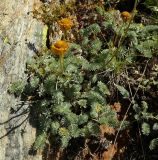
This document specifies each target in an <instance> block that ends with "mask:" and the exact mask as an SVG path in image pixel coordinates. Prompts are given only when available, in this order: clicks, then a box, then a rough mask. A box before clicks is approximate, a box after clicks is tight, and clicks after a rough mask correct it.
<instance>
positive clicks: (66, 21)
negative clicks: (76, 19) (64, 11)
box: [58, 18, 73, 30]
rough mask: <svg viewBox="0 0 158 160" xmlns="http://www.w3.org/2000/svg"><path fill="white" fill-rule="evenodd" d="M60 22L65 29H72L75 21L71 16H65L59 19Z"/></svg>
mask: <svg viewBox="0 0 158 160" xmlns="http://www.w3.org/2000/svg"><path fill="white" fill-rule="evenodd" d="M58 24H59V25H60V27H61V29H63V30H70V29H71V27H72V26H73V22H72V20H71V19H70V18H63V19H61V20H59V21H58Z"/></svg>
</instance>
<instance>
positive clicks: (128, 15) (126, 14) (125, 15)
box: [121, 11, 132, 21]
mask: <svg viewBox="0 0 158 160" xmlns="http://www.w3.org/2000/svg"><path fill="white" fill-rule="evenodd" d="M121 16H122V18H123V19H124V20H125V21H128V20H130V19H131V17H132V16H131V14H130V13H129V12H127V11H124V12H122V13H121Z"/></svg>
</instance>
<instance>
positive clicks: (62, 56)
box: [60, 54, 64, 73]
mask: <svg viewBox="0 0 158 160" xmlns="http://www.w3.org/2000/svg"><path fill="white" fill-rule="evenodd" d="M60 67H61V72H62V73H63V72H64V54H62V55H61V56H60Z"/></svg>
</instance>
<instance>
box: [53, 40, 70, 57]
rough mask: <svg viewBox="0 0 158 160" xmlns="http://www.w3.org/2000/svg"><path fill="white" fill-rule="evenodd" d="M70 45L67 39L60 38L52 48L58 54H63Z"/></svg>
mask: <svg viewBox="0 0 158 160" xmlns="http://www.w3.org/2000/svg"><path fill="white" fill-rule="evenodd" d="M68 48H69V45H68V43H67V42H66V41H62V40H58V41H57V42H56V43H55V44H53V45H52V46H51V50H52V51H53V53H55V54H56V55H58V56H63V55H64V54H65V53H66V51H67V50H68Z"/></svg>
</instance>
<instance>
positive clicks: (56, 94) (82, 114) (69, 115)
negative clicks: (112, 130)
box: [11, 44, 119, 149]
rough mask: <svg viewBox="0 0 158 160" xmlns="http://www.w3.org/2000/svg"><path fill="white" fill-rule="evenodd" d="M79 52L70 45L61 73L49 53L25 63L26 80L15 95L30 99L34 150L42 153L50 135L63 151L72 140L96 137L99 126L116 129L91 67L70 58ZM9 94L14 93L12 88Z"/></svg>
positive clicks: (101, 85)
mask: <svg viewBox="0 0 158 160" xmlns="http://www.w3.org/2000/svg"><path fill="white" fill-rule="evenodd" d="M79 50H80V47H79V46H78V45H75V44H72V47H71V49H70V51H69V53H67V54H66V55H65V58H64V70H63V71H62V72H61V67H60V63H59V59H58V57H55V56H54V55H52V54H51V53H50V51H47V52H46V53H42V54H41V55H40V56H35V57H33V58H31V59H29V60H28V62H27V69H26V72H27V74H28V79H27V82H26V83H24V85H23V87H21V84H22V83H19V85H20V87H18V93H21V95H22V96H21V97H25V100H28V98H27V97H32V99H31V100H29V104H30V107H31V111H32V112H33V113H32V114H34V115H35V117H37V124H38V126H37V138H36V141H35V143H34V148H35V149H42V148H43V147H44V146H45V143H46V141H47V140H48V139H49V136H50V135H51V136H53V137H54V138H55V139H56V141H57V143H58V145H59V146H60V147H61V148H66V147H67V146H68V145H69V141H70V140H71V139H72V138H79V137H84V138H87V137H90V136H92V135H93V136H99V134H100V129H99V126H100V124H106V125H109V126H113V127H116V128H117V127H118V125H119V122H118V120H117V118H116V112H115V111H114V110H112V109H111V107H110V106H109V105H108V104H107V100H106V98H107V96H110V91H109V90H108V87H107V86H106V84H105V82H103V81H100V79H99V78H98V77H97V76H96V75H95V73H93V72H91V69H90V66H91V63H90V62H88V60H86V59H85V57H83V56H81V55H80V54H77V55H73V52H76V53H79ZM88 77H89V78H88ZM91 77H93V78H92V79H91ZM87 78H88V79H87ZM16 86H18V84H16ZM20 88H21V89H22V90H21V91H19V89H20ZM11 91H12V93H15V94H16V92H17V88H15V85H14V84H13V85H12V87H11Z"/></svg>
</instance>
